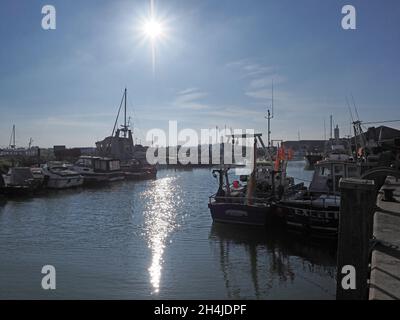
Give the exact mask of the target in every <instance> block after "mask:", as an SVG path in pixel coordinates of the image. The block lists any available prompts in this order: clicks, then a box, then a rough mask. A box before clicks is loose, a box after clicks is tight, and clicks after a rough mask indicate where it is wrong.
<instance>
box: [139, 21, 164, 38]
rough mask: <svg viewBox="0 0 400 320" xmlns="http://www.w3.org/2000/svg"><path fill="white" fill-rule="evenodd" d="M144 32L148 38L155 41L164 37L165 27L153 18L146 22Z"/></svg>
mask: <svg viewBox="0 0 400 320" xmlns="http://www.w3.org/2000/svg"><path fill="white" fill-rule="evenodd" d="M142 31H143V33H144V35H145V36H146V37H148V38H150V39H151V40H152V41H154V40H157V39H158V38H160V37H162V36H163V34H164V27H163V25H162V23H161V22H160V21H157V20H156V19H154V18H151V19H149V20H147V21H145V22H144V24H143V28H142Z"/></svg>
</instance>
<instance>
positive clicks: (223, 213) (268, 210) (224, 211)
mask: <svg viewBox="0 0 400 320" xmlns="http://www.w3.org/2000/svg"><path fill="white" fill-rule="evenodd" d="M208 207H209V209H210V212H211V216H212V219H213V221H215V222H222V223H233V224H243V225H253V226H265V225H267V224H268V222H269V221H271V219H272V218H274V216H273V211H274V209H273V207H272V206H268V205H264V206H256V205H246V204H240V203H224V202H222V203H220V202H212V203H209V204H208Z"/></svg>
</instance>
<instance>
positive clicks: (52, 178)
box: [42, 162, 84, 189]
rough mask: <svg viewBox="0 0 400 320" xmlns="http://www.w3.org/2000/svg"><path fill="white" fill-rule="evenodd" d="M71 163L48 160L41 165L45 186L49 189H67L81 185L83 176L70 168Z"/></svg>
mask: <svg viewBox="0 0 400 320" xmlns="http://www.w3.org/2000/svg"><path fill="white" fill-rule="evenodd" d="M70 168H71V165H69V164H66V163H62V162H49V163H47V164H46V165H44V166H43V167H42V171H43V175H44V176H45V183H46V187H47V188H49V189H68V188H75V187H79V186H81V185H83V182H84V177H83V176H82V175H80V174H79V173H78V172H76V171H73V170H71V169H70Z"/></svg>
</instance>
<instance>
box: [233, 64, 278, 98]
mask: <svg viewBox="0 0 400 320" xmlns="http://www.w3.org/2000/svg"><path fill="white" fill-rule="evenodd" d="M227 67H228V68H234V69H237V70H238V71H239V72H240V74H241V77H242V78H244V79H246V80H247V81H248V83H247V85H246V88H245V90H244V94H245V95H246V96H248V97H250V98H253V99H262V100H266V99H271V97H272V93H271V86H272V82H274V84H280V83H284V82H285V81H286V77H284V76H283V75H280V74H277V72H276V69H277V68H276V67H274V66H267V65H264V64H260V63H255V62H252V61H251V60H250V59H243V60H239V61H235V62H231V63H228V64H227Z"/></svg>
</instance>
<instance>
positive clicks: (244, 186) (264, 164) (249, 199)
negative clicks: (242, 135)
mask: <svg viewBox="0 0 400 320" xmlns="http://www.w3.org/2000/svg"><path fill="white" fill-rule="evenodd" d="M246 137H249V136H248V135H246ZM252 137H254V140H255V142H254V148H255V150H256V149H257V140H259V141H260V142H261V144H262V145H264V143H263V142H262V140H261V134H256V135H254V136H252ZM283 153H284V152H283ZM283 153H282V152H279V156H277V159H276V160H275V163H274V162H273V161H272V158H270V160H262V161H260V160H258V161H256V160H255V156H254V157H253V165H252V170H251V173H250V174H249V175H242V176H241V177H240V181H238V180H235V181H234V182H233V184H232V185H231V184H230V182H229V170H230V169H231V167H229V166H221V167H220V168H219V169H215V170H213V175H214V176H215V177H217V176H218V179H219V188H218V191H217V193H216V194H214V195H212V196H211V197H210V198H209V204H208V207H209V209H210V212H211V216H212V218H213V220H214V221H215V222H225V223H235V224H247V225H258V226H265V225H266V224H268V223H272V222H278V221H280V220H281V218H280V217H279V216H278V215H276V211H275V206H274V203H275V201H276V200H277V199H279V198H280V197H282V195H283V194H284V193H285V192H287V190H289V189H291V188H295V187H296V186H295V185H294V179H293V178H290V177H287V176H286V166H287V159H285V158H284V156H282V154H283Z"/></svg>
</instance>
